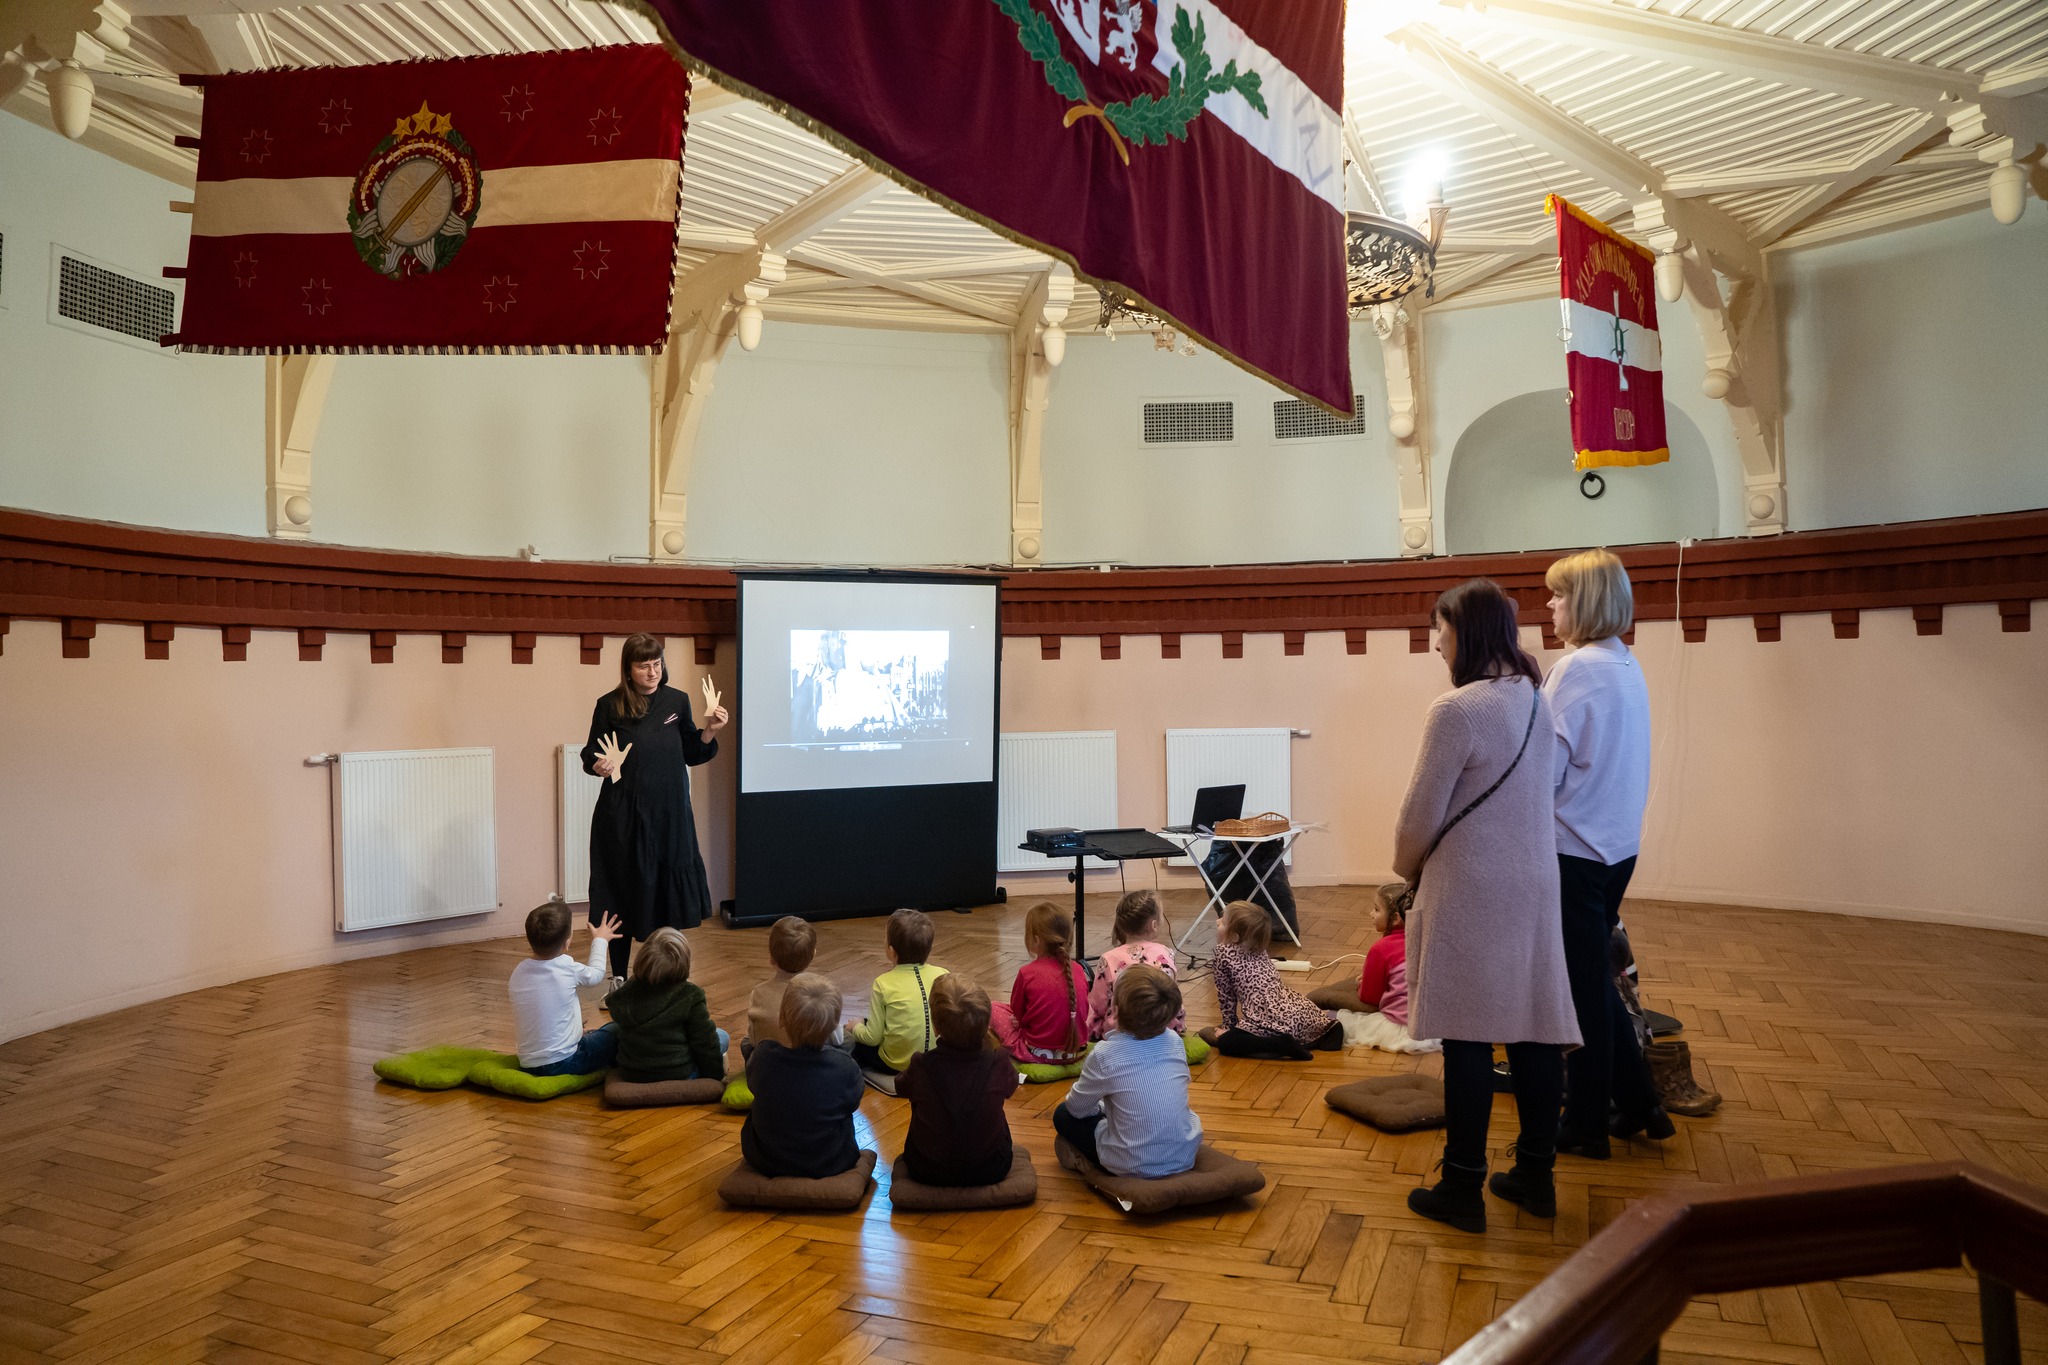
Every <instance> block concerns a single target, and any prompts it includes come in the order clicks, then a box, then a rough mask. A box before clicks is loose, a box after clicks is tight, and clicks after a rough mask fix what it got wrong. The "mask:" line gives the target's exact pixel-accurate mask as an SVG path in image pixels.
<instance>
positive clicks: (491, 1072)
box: [371, 1047, 604, 1100]
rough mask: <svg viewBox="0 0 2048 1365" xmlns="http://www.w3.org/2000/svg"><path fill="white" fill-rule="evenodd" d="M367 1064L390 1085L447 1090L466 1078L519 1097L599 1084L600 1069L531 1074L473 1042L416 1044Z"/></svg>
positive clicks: (550, 1094)
mask: <svg viewBox="0 0 2048 1365" xmlns="http://www.w3.org/2000/svg"><path fill="white" fill-rule="evenodd" d="M371 1069H372V1070H373V1071H375V1072H376V1073H377V1074H378V1076H380V1077H382V1078H383V1079H384V1080H387V1081H390V1082H391V1083H392V1084H393V1085H409V1086H411V1087H412V1088H413V1089H415V1090H452V1089H454V1088H455V1087H456V1086H458V1085H461V1084H462V1083H463V1082H464V1081H467V1082H469V1083H470V1084H471V1085H480V1086H482V1087H484V1088H485V1089H487V1090H495V1091H497V1092H498V1093H499V1094H501V1095H516V1096H518V1097H519V1098H520V1099H523V1100H551V1099H553V1098H555V1096H557V1095H569V1094H574V1093H575V1092H576V1091H578V1090H588V1089H590V1088H591V1087H592V1086H594V1085H602V1084H604V1073H603V1072H602V1071H593V1072H591V1073H590V1074H589V1075H586V1076H535V1075H532V1074H530V1073H528V1072H525V1071H522V1070H520V1069H519V1058H518V1057H516V1056H514V1055H513V1054H511V1053H509V1052H492V1051H490V1050H489V1049H488V1048H478V1047H428V1048H421V1049H420V1050H419V1051H418V1052H405V1053H400V1054H399V1055H398V1056H396V1057H386V1058H384V1059H383V1060H382V1061H380V1062H377V1063H376V1064H375V1065H374V1066H373V1067H372V1068H371Z"/></svg>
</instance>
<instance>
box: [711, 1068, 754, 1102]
mask: <svg viewBox="0 0 2048 1365" xmlns="http://www.w3.org/2000/svg"><path fill="white" fill-rule="evenodd" d="M719 1103H720V1104H723V1105H724V1106H725V1107H726V1108H728V1109H752V1108H753V1107H754V1092H753V1090H751V1089H750V1088H749V1087H748V1085H747V1078H746V1077H745V1076H744V1075H740V1076H735V1077H733V1078H732V1079H731V1080H729V1081H727V1082H726V1083H725V1095H724V1097H723V1098H722V1099H721V1100H720V1101H719Z"/></svg>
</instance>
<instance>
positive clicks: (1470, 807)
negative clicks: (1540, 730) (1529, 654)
mask: <svg viewBox="0 0 2048 1365" xmlns="http://www.w3.org/2000/svg"><path fill="white" fill-rule="evenodd" d="M1530 687H1531V688H1533V689H1534V691H1533V693H1532V695H1531V696H1530V698H1529V723H1528V724H1527V725H1525V726H1523V727H1522V747H1521V748H1519V749H1517V750H1515V761H1514V762H1513V763H1510V764H1508V767H1507V771H1506V772H1504V773H1502V774H1501V775H1500V776H1499V777H1497V778H1495V779H1494V780H1493V785H1492V786H1491V787H1488V788H1487V789H1486V790H1485V791H1483V792H1481V793H1479V795H1477V796H1475V797H1473V798H1472V799H1471V800H1470V801H1467V802H1466V803H1465V809H1463V810H1461V811H1459V812H1458V813H1457V814H1456V815H1453V816H1452V817H1451V818H1450V819H1449V820H1448V821H1446V822H1445V824H1444V827H1443V828H1442V829H1440V830H1438V831H1437V832H1436V838H1434V839H1431V840H1430V841H1429V847H1428V849H1426V850H1425V851H1424V852H1423V855H1422V862H1421V863H1418V864H1417V865H1416V867H1415V880H1416V881H1417V882H1419V881H1421V880H1422V868H1423V866H1424V865H1425V864H1427V863H1428V862H1429V855H1430V854H1432V853H1434V852H1436V846H1437V845H1438V844H1440V843H1442V842H1443V841H1444V836H1445V835H1446V834H1449V833H1450V832H1451V830H1452V829H1453V828H1455V827H1456V826H1457V823H1458V822H1459V821H1460V820H1462V819H1464V818H1465V817H1466V816H1468V815H1470V814H1471V813H1472V812H1473V811H1475V810H1478V809H1479V808H1480V806H1482V805H1484V804H1485V803H1486V798H1487V797H1489V796H1491V795H1493V794H1494V793H1495V792H1497V791H1499V790H1500V787H1501V783H1503V782H1505V781H1507V780H1508V778H1510V777H1512V776H1513V775H1514V772H1515V769H1516V767H1517V766H1519V765H1520V764H1521V761H1522V755H1523V754H1525V753H1527V752H1529V736H1530V735H1532V734H1534V733H1535V731H1536V704H1537V702H1538V701H1539V700H1541V698H1542V696H1543V689H1541V688H1539V687H1536V685H1535V684H1534V683H1531V684H1530Z"/></svg>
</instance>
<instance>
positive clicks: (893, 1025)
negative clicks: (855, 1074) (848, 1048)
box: [853, 910, 946, 1095]
mask: <svg viewBox="0 0 2048 1365" xmlns="http://www.w3.org/2000/svg"><path fill="white" fill-rule="evenodd" d="M934 937H936V931H935V930H934V929H933V927H932V921H931V917H930V916H929V915H926V914H925V913H924V912H923V911H920V910H898V911H897V912H896V913H895V914H893V915H891V916H889V962H890V967H889V970H888V971H886V972H883V973H882V974H881V975H880V976H878V977H876V978H875V989H874V992H873V994H872V995H871V996H870V997H869V999H868V1017H867V1018H865V1019H863V1020H861V1021H860V1023H858V1024H856V1025H854V1028H853V1059H854V1060H855V1061H856V1062H859V1063H860V1069H861V1072H862V1074H863V1075H865V1076H866V1077H867V1080H868V1084H870V1085H872V1086H874V1087H875V1089H877V1090H879V1091H881V1092H882V1093H883V1094H885V1095H893V1094H895V1093H896V1076H897V1074H898V1073H899V1072H901V1071H902V1070H903V1069H904V1068H905V1067H907V1066H909V1065H910V1059H911V1058H912V1057H914V1056H916V1055H917V1054H918V1053H920V1052H925V1051H929V1050H930V1048H931V1047H932V1045H933V1044H934V1043H936V1042H937V1041H938V1035H937V1034H936V1033H935V1032H934V1031H933V1028H932V999H931V996H932V982H934V981H936V980H938V979H939V978H940V977H942V976H944V975H945V974H946V969H945V968H944V967H934V966H932V965H931V963H930V962H929V961H927V959H929V958H930V957H931V954H932V939H933V938H934Z"/></svg>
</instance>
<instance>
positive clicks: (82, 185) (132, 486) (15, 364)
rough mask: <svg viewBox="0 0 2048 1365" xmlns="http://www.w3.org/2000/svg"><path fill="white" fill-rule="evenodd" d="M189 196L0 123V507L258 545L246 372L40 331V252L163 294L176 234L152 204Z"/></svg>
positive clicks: (177, 244) (252, 393) (254, 389)
mask: <svg viewBox="0 0 2048 1365" xmlns="http://www.w3.org/2000/svg"><path fill="white" fill-rule="evenodd" d="M190 197H191V195H190V192H189V191H187V190H186V189H184V188H183V187H182V186H179V185H174V184H172V183H171V182H169V181H167V180H159V179H157V178H156V177H155V176H153V175H150V174H148V173H147V172H145V171H138V170H136V169H134V168H133V167H130V166H124V165H122V164H121V163H120V162H118V161H116V160H114V159H113V158H112V157H107V156H101V155H100V154H99V153H97V152H90V151H87V150H86V149H85V148H83V147H80V146H77V145H76V144H74V143H70V142H67V141H65V140H64V139H63V138H61V137H59V136H58V135H57V134H55V133H52V132H49V131H48V130H46V129H42V128H38V127H36V126H35V125H34V124H32V123H29V122H28V121H27V120H25V119H21V118H17V117H15V116H14V115H12V114H0V231H4V232H5V233H6V239H5V258H4V261H0V452H4V458H0V505H5V506H10V507H27V508H32V509H34V510H36V511H39V512H60V513H63V514H65V515H67V516H78V517H99V518H104V519H106V520H110V521H128V522H138V523H142V524H145V525H151V526H174V527H178V528H180V529H184V530H195V531H229V532H234V533H237V534H241V535H262V534H263V362H262V361H261V360H260V359H256V358H253V357H248V356H212V355H194V356H180V355H174V354H172V353H171V352H169V351H165V350H158V349H156V348H154V347H143V346H138V345H130V344H128V343H126V342H122V341H115V340H112V339H109V338H107V337H102V336H93V335H87V334H86V333H83V332H78V331H74V330H72V329H71V328H69V327H62V326H57V325H54V324H52V323H51V322H49V321H48V318H49V316H50V312H51V275H52V273H53V270H52V265H51V251H50V246H51V243H52V242H56V243H60V244H62V245H63V246H66V247H68V248H70V249H71V250H72V251H74V252H77V253H78V254H80V255H83V256H87V257H90V258H93V259H95V260H97V261H99V262H100V263H102V264H105V265H108V266H112V267H114V268H116V269H118V270H121V271H122V272H124V273H126V274H130V275H133V276H136V277H137V278H140V279H145V280H148V281H150V282H152V283H166V282H165V281H164V280H163V278H162V270H163V267H165V266H167V265H182V264H184V262H185V239H186V235H187V231H186V230H187V226H188V224H189V223H190V222H191V220H190V219H189V218H187V217H185V216H184V215H182V214H176V213H172V212H171V211H170V209H169V207H168V205H169V203H170V201H171V200H173V199H187V198H190ZM171 287H172V288H174V289H175V288H176V287H177V286H175V285H172V286H171Z"/></svg>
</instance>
